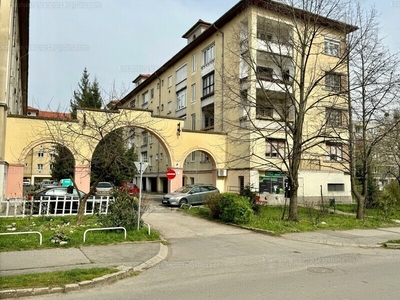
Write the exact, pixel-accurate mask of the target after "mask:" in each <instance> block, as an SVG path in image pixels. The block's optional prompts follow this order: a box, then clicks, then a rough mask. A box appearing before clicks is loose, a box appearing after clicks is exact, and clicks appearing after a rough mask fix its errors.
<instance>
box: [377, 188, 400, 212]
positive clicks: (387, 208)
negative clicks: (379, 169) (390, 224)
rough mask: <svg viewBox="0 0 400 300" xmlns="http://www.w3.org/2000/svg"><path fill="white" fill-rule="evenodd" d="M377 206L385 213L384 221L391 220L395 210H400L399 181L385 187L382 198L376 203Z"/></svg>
mask: <svg viewBox="0 0 400 300" xmlns="http://www.w3.org/2000/svg"><path fill="white" fill-rule="evenodd" d="M376 205H377V206H378V208H379V209H380V210H381V212H382V213H383V218H384V219H388V218H390V217H391V215H392V214H393V211H394V210H396V209H400V187H399V184H398V183H397V181H392V182H390V183H389V184H388V185H387V186H385V188H384V190H383V192H382V196H381V197H379V198H378V200H377V201H376Z"/></svg>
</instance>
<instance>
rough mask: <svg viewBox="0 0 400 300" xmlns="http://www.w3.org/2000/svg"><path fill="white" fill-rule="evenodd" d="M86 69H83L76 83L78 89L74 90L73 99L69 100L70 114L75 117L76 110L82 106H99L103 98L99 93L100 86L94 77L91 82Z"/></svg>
mask: <svg viewBox="0 0 400 300" xmlns="http://www.w3.org/2000/svg"><path fill="white" fill-rule="evenodd" d="M89 76H90V74H89V73H88V71H87V69H86V68H85V69H84V70H83V74H82V78H81V80H80V82H79V83H78V89H77V90H75V91H74V96H73V99H71V101H70V106H71V115H72V117H73V118H74V119H75V118H76V110H77V108H78V107H82V108H101V106H102V104H103V99H102V98H101V94H100V86H99V83H98V81H97V79H96V78H95V79H94V81H93V83H91V82H90V79H89Z"/></svg>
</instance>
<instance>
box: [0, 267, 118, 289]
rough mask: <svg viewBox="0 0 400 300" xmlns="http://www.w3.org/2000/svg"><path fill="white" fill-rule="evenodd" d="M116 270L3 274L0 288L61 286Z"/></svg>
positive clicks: (95, 269) (98, 269)
mask: <svg viewBox="0 0 400 300" xmlns="http://www.w3.org/2000/svg"><path fill="white" fill-rule="evenodd" d="M116 272H118V270H117V269H114V268H92V269H73V270H69V271H57V272H48V273H39V274H25V275H10V276H3V277H1V280H0V289H2V290H3V289H18V288H34V287H50V288H53V287H63V286H65V285H66V284H72V283H78V282H81V281H85V280H92V279H94V278H97V277H101V276H104V275H107V274H112V273H116Z"/></svg>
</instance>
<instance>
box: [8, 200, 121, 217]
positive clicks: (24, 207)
mask: <svg viewBox="0 0 400 300" xmlns="http://www.w3.org/2000/svg"><path fill="white" fill-rule="evenodd" d="M111 201H113V198H112V197H90V198H88V200H87V201H86V204H85V215H92V214H95V213H101V214H107V212H108V205H109V203H110V202H111ZM78 209H79V198H78V197H65V196H57V197H55V196H51V197H49V196H47V197H46V196H45V197H41V198H40V200H24V199H16V198H11V199H7V200H5V201H0V217H26V216H34V217H35V216H66V215H76V214H77V213H78Z"/></svg>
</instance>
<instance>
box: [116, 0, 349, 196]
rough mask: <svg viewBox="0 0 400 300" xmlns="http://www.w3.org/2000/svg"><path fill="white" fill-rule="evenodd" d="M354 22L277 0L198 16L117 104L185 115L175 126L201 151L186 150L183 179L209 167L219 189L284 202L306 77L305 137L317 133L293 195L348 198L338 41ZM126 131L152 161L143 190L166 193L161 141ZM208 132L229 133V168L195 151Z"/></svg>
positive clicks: (201, 175)
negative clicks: (197, 135)
mask: <svg viewBox="0 0 400 300" xmlns="http://www.w3.org/2000/svg"><path fill="white" fill-rule="evenodd" d="M307 22H309V23H307ZM306 23H307V25H308V26H309V27H311V28H317V29H318V30H315V33H316V36H315V37H314V38H313V39H312V43H313V44H312V45H311V46H310V48H309V49H310V53H311V54H310V55H309V56H308V57H307V58H308V59H309V60H310V65H312V68H310V67H309V66H308V71H307V72H306V73H305V74H301V70H299V69H301V67H300V62H299V60H300V59H299V57H300V54H299V53H300V51H301V49H300V47H296V46H294V44H295V43H296V42H298V40H296V39H298V38H299V36H296V34H298V33H299V32H300V31H301V30H302V29H304V28H300V27H296V26H306V25H305V24H306ZM299 24H303V25H299ZM310 25H311V26H310ZM299 28H300V30H299ZM355 29H356V28H354V27H352V26H349V25H347V24H344V23H341V22H339V21H336V20H332V19H328V18H326V17H322V16H318V15H314V14H312V13H310V12H306V11H302V10H299V9H296V8H293V7H289V6H286V5H284V4H281V3H278V2H273V1H240V2H238V3H237V4H236V5H235V6H234V7H232V8H231V9H230V10H229V11H227V12H226V13H225V14H224V15H223V16H221V17H220V18H219V19H218V20H217V21H216V22H215V23H213V24H211V23H207V22H204V21H203V20H201V19H200V20H199V21H198V22H197V23H196V24H195V25H194V26H193V27H191V28H190V29H189V30H188V31H187V32H186V33H185V34H184V35H183V38H185V39H187V45H186V46H185V47H184V48H183V49H182V50H181V51H179V52H178V53H177V54H176V55H174V56H173V57H172V58H171V59H170V60H168V61H167V62H166V63H165V64H164V65H163V66H162V67H160V68H159V69H158V70H157V71H156V72H154V73H153V74H141V75H139V76H138V77H137V78H136V79H135V80H134V81H133V82H134V83H135V84H136V86H135V88H134V89H133V90H132V91H131V92H130V93H129V94H128V95H127V96H125V97H124V98H123V99H122V100H121V101H120V102H119V106H120V107H124V108H132V109H145V110H152V111H153V114H154V115H160V116H164V117H171V118H179V119H184V120H185V125H184V128H177V132H178V134H181V135H182V136H183V135H184V134H185V131H190V130H193V131H202V132H204V133H205V134H204V140H199V141H197V145H194V146H198V149H199V150H200V151H195V152H192V153H190V154H188V156H187V157H186V160H185V166H184V168H183V175H184V176H183V182H182V185H184V184H189V183H213V182H212V181H213V180H215V178H214V179H213V176H212V174H213V171H214V174H215V173H216V174H217V176H218V177H219V178H225V186H224V190H225V191H239V190H241V189H243V188H244V187H245V186H246V185H248V186H250V187H251V188H253V189H254V190H257V191H258V192H259V193H260V194H261V196H262V198H264V197H266V198H267V199H268V200H269V201H271V202H273V201H276V200H278V201H280V200H281V199H282V198H283V191H284V185H285V181H286V175H285V174H286V172H285V170H286V168H287V165H285V163H284V162H285V160H290V159H292V157H291V152H290V151H289V148H290V146H291V145H292V141H291V136H290V134H289V133H288V132H289V131H288V130H286V129H287V128H286V127H287V126H291V125H292V124H293V123H294V122H297V120H296V118H297V114H298V107H296V103H294V102H296V99H297V98H296V97H299V93H300V92H299V86H298V85H296V84H294V83H298V82H300V77H301V76H303V75H304V76H305V78H303V79H302V80H303V82H305V83H306V84H310V82H313V83H312V84H310V86H311V88H310V95H309V101H308V102H307V104H306V105H307V108H309V110H308V113H307V114H306V115H305V117H304V130H303V139H304V140H305V141H307V140H308V139H309V138H310V136H313V137H314V139H313V141H314V142H313V143H310V144H308V145H306V146H303V147H304V148H306V149H305V150H304V152H303V155H302V161H301V164H300V173H299V185H300V187H299V191H298V194H299V196H300V198H301V199H309V200H315V199H319V198H320V195H321V194H322V193H323V194H324V195H325V196H326V197H329V198H331V197H335V198H336V199H337V200H338V201H350V200H351V189H350V180H349V175H348V174H347V173H346V170H347V168H348V166H347V157H345V153H346V152H347V151H345V150H346V147H347V146H346V139H347V130H346V124H347V123H346V120H347V115H348V114H347V102H346V101H347V94H346V91H345V90H346V88H347V80H346V75H347V65H346V63H345V62H346V58H345V51H344V50H345V47H344V45H345V41H346V35H347V33H348V32H350V31H352V30H355ZM296 30H298V31H297V32H295V31H296ZM304 30H306V29H304ZM318 76H319V77H318ZM316 78H320V80H316ZM314 82H315V83H314ZM130 130H131V136H132V140H131V143H132V145H133V144H134V145H136V147H138V149H140V150H139V151H138V152H139V153H138V154H139V157H141V159H142V161H147V162H148V164H149V168H148V169H147V170H146V173H145V174H144V175H143V179H144V180H143V187H144V189H145V190H148V191H165V187H166V186H167V185H166V184H165V182H166V180H167V179H166V176H165V171H166V170H167V168H170V167H171V166H169V165H168V159H166V158H165V153H166V152H165V151H164V149H163V146H162V143H160V142H159V141H158V140H156V139H155V138H152V137H151V136H150V135H149V133H148V132H145V131H142V130H140V129H139V128H131V129H130ZM209 131H213V132H221V133H225V134H226V135H227V136H228V137H229V141H230V142H229V144H228V146H227V149H226V151H227V153H228V157H229V159H228V160H227V161H226V162H225V165H226V168H225V169H220V170H217V172H215V169H214V168H215V167H214V166H215V164H213V162H212V161H211V159H210V155H209V154H208V153H205V152H202V151H201V145H202V144H204V143H207V134H206V133H207V132H209ZM311 144H312V146H310V145H311ZM172 167H173V166H172Z"/></svg>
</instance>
